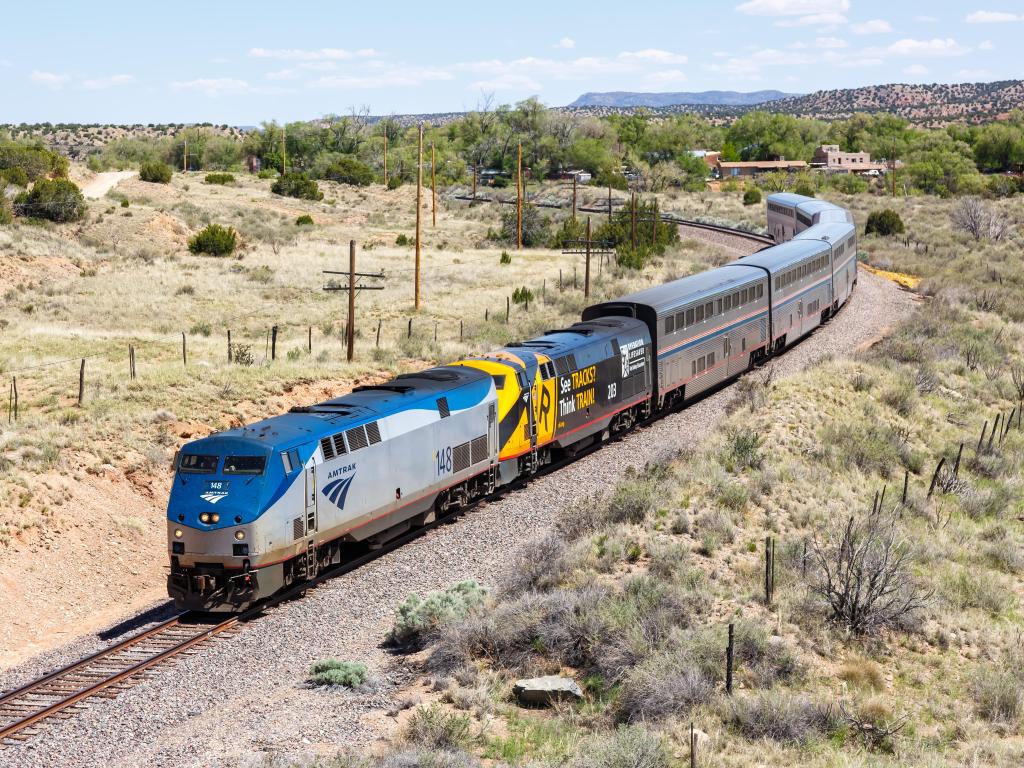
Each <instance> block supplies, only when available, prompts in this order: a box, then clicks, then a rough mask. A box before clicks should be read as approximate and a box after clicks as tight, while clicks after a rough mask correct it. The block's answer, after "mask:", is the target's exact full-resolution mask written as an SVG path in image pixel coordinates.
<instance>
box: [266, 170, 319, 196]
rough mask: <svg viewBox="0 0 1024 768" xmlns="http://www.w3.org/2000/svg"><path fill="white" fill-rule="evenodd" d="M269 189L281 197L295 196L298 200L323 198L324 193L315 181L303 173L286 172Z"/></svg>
mask: <svg viewBox="0 0 1024 768" xmlns="http://www.w3.org/2000/svg"><path fill="white" fill-rule="evenodd" d="M270 191H271V192H273V193H274V194H275V195H282V196H283V197H297V198H299V199H300V200H323V199H324V193H323V192H321V191H320V187H319V186H318V185H317V183H316V182H315V181H313V180H312V179H311V178H309V177H308V176H307V175H306V174H304V173H286V174H285V175H284V176H281V177H279V178H278V179H277V181H275V182H274V183H273V184H271V186H270Z"/></svg>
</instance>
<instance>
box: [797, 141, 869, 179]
mask: <svg viewBox="0 0 1024 768" xmlns="http://www.w3.org/2000/svg"><path fill="white" fill-rule="evenodd" d="M811 168H815V169H818V170H822V171H825V172H826V173H865V172H867V171H876V172H878V171H884V170H885V169H886V166H885V164H884V163H872V162H871V155H870V154H869V153H868V152H842V151H841V150H840V149H839V145H838V144H822V145H821V146H820V147H818V148H817V149H816V150H814V159H813V160H812V161H811Z"/></svg>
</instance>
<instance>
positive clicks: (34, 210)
mask: <svg viewBox="0 0 1024 768" xmlns="http://www.w3.org/2000/svg"><path fill="white" fill-rule="evenodd" d="M14 207H15V211H17V212H18V213H20V214H21V215H23V216H32V217H33V218H37V219H48V220H49V221H56V222H68V221H80V220H81V219H83V218H85V213H86V211H87V210H88V209H87V207H86V203H85V197H84V196H83V195H82V191H81V190H80V189H79V188H78V187H77V186H76V185H75V184H74V183H73V182H71V181H68V180H67V179H39V181H37V182H36V183H35V184H33V185H32V189H30V190H28V191H26V192H22V193H21V194H19V195H18V196H17V197H15V198H14Z"/></svg>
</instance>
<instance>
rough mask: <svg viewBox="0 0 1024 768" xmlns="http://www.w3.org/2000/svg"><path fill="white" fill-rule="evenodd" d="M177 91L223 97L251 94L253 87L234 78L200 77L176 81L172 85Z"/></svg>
mask: <svg viewBox="0 0 1024 768" xmlns="http://www.w3.org/2000/svg"><path fill="white" fill-rule="evenodd" d="M171 88H172V89H173V90H175V91H199V92H200V93H204V94H206V95H207V96H223V95H225V94H235V93H251V92H252V91H253V88H252V86H250V85H249V83H247V82H246V81H245V80H237V79H235V78H233V77H200V78H196V79H195V80H185V81H175V82H173V83H171Z"/></svg>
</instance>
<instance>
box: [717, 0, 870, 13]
mask: <svg viewBox="0 0 1024 768" xmlns="http://www.w3.org/2000/svg"><path fill="white" fill-rule="evenodd" d="M736 10H737V11H739V12H740V13H746V14H748V15H750V16H810V15H814V14H827V13H840V12H843V11H848V10H850V0H748V2H746V3H742V4H741V5H737V6H736Z"/></svg>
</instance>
